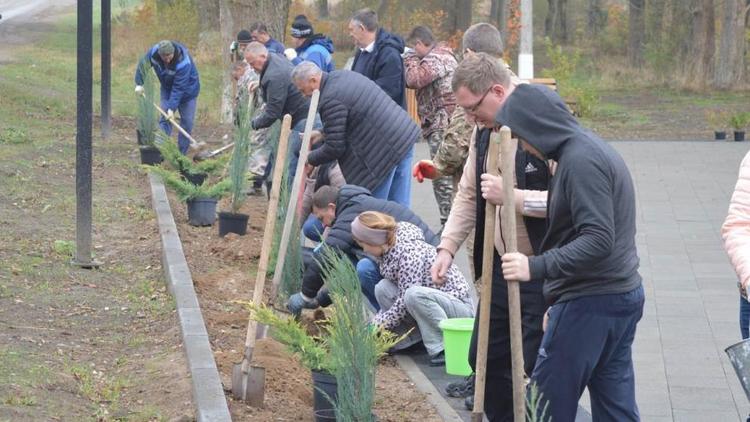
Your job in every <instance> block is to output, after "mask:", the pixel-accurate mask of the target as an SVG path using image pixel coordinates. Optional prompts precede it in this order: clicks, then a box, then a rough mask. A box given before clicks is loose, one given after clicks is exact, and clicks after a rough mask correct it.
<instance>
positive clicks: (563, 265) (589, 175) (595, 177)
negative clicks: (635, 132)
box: [529, 156, 615, 280]
mask: <svg viewBox="0 0 750 422" xmlns="http://www.w3.org/2000/svg"><path fill="white" fill-rule="evenodd" d="M568 168H569V169H570V170H569V171H567V172H566V174H565V175H560V176H561V180H560V183H559V184H558V185H557V186H555V188H556V189H561V190H562V191H561V192H559V194H560V195H562V196H561V198H563V201H564V202H566V203H567V204H561V205H563V206H566V205H567V206H569V207H570V216H571V220H572V221H571V222H572V225H573V228H574V230H575V232H576V234H577V236H576V238H575V239H574V240H572V241H571V242H569V243H568V244H566V245H564V246H562V247H560V248H555V249H550V250H548V251H546V252H544V253H543V254H541V255H539V256H534V257H531V258H529V270H530V272H531V279H532V280H542V279H553V280H554V279H559V278H563V277H570V276H576V275H580V274H582V273H585V272H586V271H587V270H588V269H590V268H591V267H593V266H595V265H596V264H597V263H598V262H600V261H601V260H602V259H604V258H606V257H607V256H609V255H610V254H611V251H612V248H613V246H614V243H615V229H614V227H615V223H614V213H615V212H614V206H615V204H614V200H613V177H612V175H611V174H610V172H609V171H608V170H607V168H605V167H603V166H602V164H601V161H599V160H597V157H595V156H585V157H582V156H577V157H575V158H573V159H572V160H571V162H569V163H568ZM556 177H557V176H556Z"/></svg>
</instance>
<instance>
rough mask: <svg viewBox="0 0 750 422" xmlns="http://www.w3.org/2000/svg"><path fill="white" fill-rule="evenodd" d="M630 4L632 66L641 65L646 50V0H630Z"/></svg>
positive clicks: (629, 33)
mask: <svg viewBox="0 0 750 422" xmlns="http://www.w3.org/2000/svg"><path fill="white" fill-rule="evenodd" d="M628 6H629V13H628V14H629V19H628V60H630V64H631V65H632V66H634V67H641V66H643V53H644V50H645V42H644V41H645V32H646V21H645V19H644V16H645V14H644V11H645V8H646V0H629V2H628Z"/></svg>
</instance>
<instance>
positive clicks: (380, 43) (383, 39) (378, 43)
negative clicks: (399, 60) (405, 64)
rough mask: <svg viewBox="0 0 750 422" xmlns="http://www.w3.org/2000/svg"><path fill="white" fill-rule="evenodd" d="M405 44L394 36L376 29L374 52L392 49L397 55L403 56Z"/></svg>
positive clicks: (401, 39)
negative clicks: (386, 48)
mask: <svg viewBox="0 0 750 422" xmlns="http://www.w3.org/2000/svg"><path fill="white" fill-rule="evenodd" d="M405 46H406V43H405V42H404V39H403V38H401V37H399V36H398V35H396V34H391V33H390V32H388V31H386V30H384V29H383V28H379V29H378V34H377V36H376V37H375V50H378V49H381V48H385V47H392V48H395V49H396V50H397V51H398V54H403V52H404V47H405Z"/></svg>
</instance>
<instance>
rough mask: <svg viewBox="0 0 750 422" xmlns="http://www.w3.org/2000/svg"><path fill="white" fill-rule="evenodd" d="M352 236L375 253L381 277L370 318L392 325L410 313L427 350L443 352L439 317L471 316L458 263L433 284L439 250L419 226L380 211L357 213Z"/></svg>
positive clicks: (467, 293)
mask: <svg viewBox="0 0 750 422" xmlns="http://www.w3.org/2000/svg"><path fill="white" fill-rule="evenodd" d="M352 237H353V238H354V240H355V241H357V243H359V245H360V246H361V247H362V249H363V250H364V251H365V252H367V253H369V254H371V255H373V256H375V257H376V258H379V268H380V274H381V275H382V276H383V279H384V280H382V281H380V283H378V284H377V286H376V289H375V296H376V298H377V299H378V302H379V303H380V305H381V310H380V311H379V312H378V313H377V314H376V315H375V317H374V319H373V323H374V324H377V325H378V326H380V327H383V328H386V329H393V328H395V327H397V326H398V325H399V324H400V323H401V322H402V321H403V320H404V318H405V316H406V315H407V313H408V314H409V315H411V316H412V317H413V318H414V319H415V320H416V322H417V325H418V326H419V331H420V333H421V334H422V340H423V341H424V343H425V347H426V348H427V351H428V352H429V353H430V354H431V355H433V356H434V355H436V354H439V353H441V352H442V350H443V346H442V333H441V331H440V328H439V327H438V324H439V323H440V321H442V320H443V319H446V318H461V317H472V316H473V315H474V305H473V303H472V300H471V298H470V296H469V285H468V283H467V282H466V279H465V278H464V276H463V274H461V272H460V271H459V269H458V267H457V266H456V265H455V264H454V265H452V266H451V268H450V270H449V271H448V272H447V274H446V275H445V277H444V278H443V280H442V282H441V283H434V282H433V281H432V277H431V275H430V268H431V266H432V264H433V262H434V261H435V257H436V255H437V250H436V248H435V246H433V245H430V244H429V243H427V242H426V241H425V239H424V235H423V233H422V231H421V230H420V229H419V228H418V227H417V226H415V225H413V224H411V223H407V222H399V223H396V221H395V220H394V219H393V218H392V217H391V216H389V215H386V214H383V213H379V212H375V211H367V212H363V213H362V214H360V215H359V216H358V217H357V218H356V219H355V220H354V221H353V222H352ZM389 291H390V294H388V292H389ZM387 296H390V300H387V299H386V297H387Z"/></svg>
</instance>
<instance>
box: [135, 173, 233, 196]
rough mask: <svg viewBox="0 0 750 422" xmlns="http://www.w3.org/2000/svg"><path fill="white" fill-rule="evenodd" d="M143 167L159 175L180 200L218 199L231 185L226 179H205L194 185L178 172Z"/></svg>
mask: <svg viewBox="0 0 750 422" xmlns="http://www.w3.org/2000/svg"><path fill="white" fill-rule="evenodd" d="M143 168H145V169H146V170H148V171H149V172H151V173H154V174H158V175H159V176H161V178H162V180H164V184H165V185H167V186H169V187H170V188H171V189H172V190H174V191H175V193H176V194H177V197H178V198H179V199H180V201H189V200H191V199H198V198H213V199H219V198H221V197H222V196H224V195H225V194H226V193H227V191H228V190H229V188H230V185H231V181H229V180H228V179H224V180H222V181H220V182H218V183H214V184H210V183H209V182H208V181H205V182H203V184H202V185H194V184H192V183H190V182H188V181H186V180H184V179H183V178H182V177H180V175H179V174H178V173H176V172H174V171H171V170H167V169H165V168H163V167H158V166H143Z"/></svg>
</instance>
